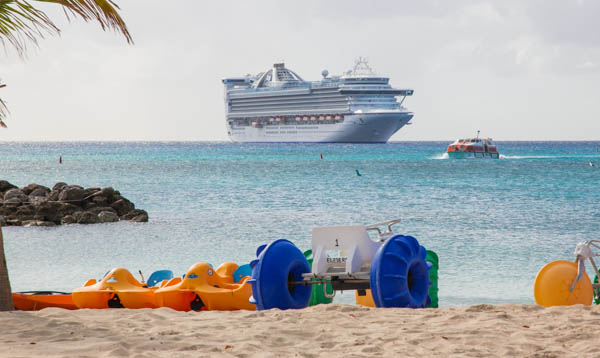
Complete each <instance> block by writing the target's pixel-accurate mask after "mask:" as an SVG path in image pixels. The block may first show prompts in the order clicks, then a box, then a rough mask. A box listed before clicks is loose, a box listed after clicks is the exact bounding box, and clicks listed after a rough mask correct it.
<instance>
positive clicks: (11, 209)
mask: <svg viewBox="0 0 600 358" xmlns="http://www.w3.org/2000/svg"><path fill="white" fill-rule="evenodd" d="M17 209H18V206H17V205H4V206H2V207H0V215H4V216H10V215H16V214H17Z"/></svg>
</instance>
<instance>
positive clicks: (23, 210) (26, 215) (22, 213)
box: [17, 205, 35, 220]
mask: <svg viewBox="0 0 600 358" xmlns="http://www.w3.org/2000/svg"><path fill="white" fill-rule="evenodd" d="M34 213H35V210H34V208H33V206H32V205H22V206H20V207H19V208H18V209H17V217H18V218H19V219H20V220H31V219H33V215H34Z"/></svg>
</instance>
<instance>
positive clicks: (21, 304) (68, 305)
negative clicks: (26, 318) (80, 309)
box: [12, 291, 77, 311]
mask: <svg viewBox="0 0 600 358" xmlns="http://www.w3.org/2000/svg"><path fill="white" fill-rule="evenodd" d="M12 299H13V304H14V306H15V309H16V310H19V311H39V310H41V309H44V308H48V307H58V308H64V309H67V310H76V309H77V306H75V304H74V303H73V298H72V297H71V294H70V293H67V292H57V291H27V292H14V293H13V294H12Z"/></svg>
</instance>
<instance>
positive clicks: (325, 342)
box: [0, 304, 600, 358]
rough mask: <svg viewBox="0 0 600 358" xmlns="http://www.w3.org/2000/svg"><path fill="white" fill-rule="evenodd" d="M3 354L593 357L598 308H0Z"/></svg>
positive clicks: (597, 351) (597, 347) (597, 349)
mask: <svg viewBox="0 0 600 358" xmlns="http://www.w3.org/2000/svg"><path fill="white" fill-rule="evenodd" d="M0 356H2V357H42V356H43V357H371V356H377V357H442V356H443V357H544V358H549V357H582V356H583V357H600V307H598V306H594V307H585V306H571V307H552V308H543V307H540V306H536V305H499V306H492V305H476V306H470V307H448V308H439V309H422V310H413V309H374V308H366V307H361V306H354V305H340V304H332V305H320V306H315V307H309V308H307V309H303V310H289V311H280V310H270V311H262V312H250V311H233V312H217V311H210V312H209V311H203V312H176V311H173V310H171V309H167V308H161V309H154V310H152V309H143V310H127V309H110V310H78V311H67V310H63V309H58V308H49V309H44V310H42V311H39V312H19V311H15V312H1V313H0Z"/></svg>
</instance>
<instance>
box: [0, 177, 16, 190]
mask: <svg viewBox="0 0 600 358" xmlns="http://www.w3.org/2000/svg"><path fill="white" fill-rule="evenodd" d="M10 189H18V188H17V186H16V185H12V184H11V183H9V182H7V181H6V180H0V193H4V192H5V191H9V190H10Z"/></svg>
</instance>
